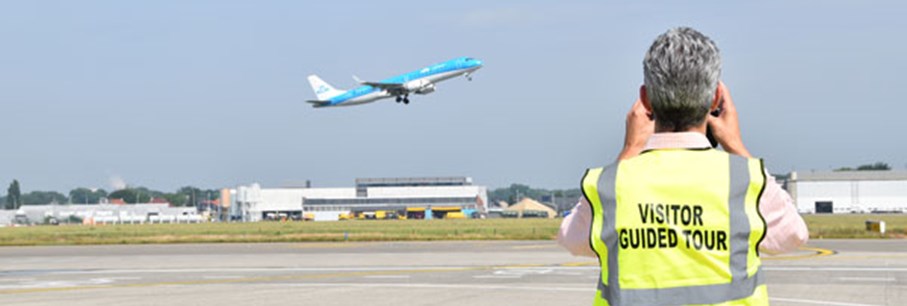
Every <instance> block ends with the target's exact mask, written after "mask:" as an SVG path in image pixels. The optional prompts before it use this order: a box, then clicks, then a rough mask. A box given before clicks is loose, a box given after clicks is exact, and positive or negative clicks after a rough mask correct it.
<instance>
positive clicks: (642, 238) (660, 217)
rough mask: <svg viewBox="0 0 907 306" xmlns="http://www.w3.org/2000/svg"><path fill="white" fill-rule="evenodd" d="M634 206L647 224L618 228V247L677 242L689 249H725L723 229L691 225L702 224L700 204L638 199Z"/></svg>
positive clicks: (673, 244) (668, 245)
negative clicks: (650, 201) (651, 202)
mask: <svg viewBox="0 0 907 306" xmlns="http://www.w3.org/2000/svg"><path fill="white" fill-rule="evenodd" d="M638 208H639V218H640V220H641V221H642V224H645V225H647V226H645V227H640V228H621V229H619V230H618V243H619V245H620V248H621V249H655V248H660V249H664V248H676V247H678V245H680V246H683V247H685V248H687V249H692V250H709V251H726V250H727V249H728V244H727V239H728V233H727V232H726V231H722V230H708V229H697V228H695V227H703V226H704V224H703V222H702V214H703V209H702V206H699V205H683V204H650V203H647V204H642V203H640V204H638ZM650 224H651V225H650ZM659 225H661V226H659ZM664 225H670V226H664ZM681 238H682V239H681Z"/></svg>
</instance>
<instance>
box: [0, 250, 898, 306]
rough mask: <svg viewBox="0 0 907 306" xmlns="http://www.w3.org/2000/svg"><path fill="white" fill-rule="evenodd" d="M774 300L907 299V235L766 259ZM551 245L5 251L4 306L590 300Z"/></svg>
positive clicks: (574, 263)
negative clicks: (902, 237) (894, 238)
mask: <svg viewBox="0 0 907 306" xmlns="http://www.w3.org/2000/svg"><path fill="white" fill-rule="evenodd" d="M764 262H765V271H766V274H767V279H768V285H769V295H770V297H771V300H772V304H773V305H907V241H904V240H818V241H812V242H810V246H809V247H808V248H804V249H803V250H801V251H798V252H795V253H792V254H786V255H784V256H777V257H770V258H766V259H765V261H764ZM595 265H596V262H595V260H594V259H591V258H581V257H573V256H571V255H569V254H568V253H566V251H563V250H562V249H560V248H559V247H558V246H557V245H556V244H555V243H554V242H552V241H519V242H517V241H476V242H391V243H279V244H181V245H127V246H60V247H4V248H0V305H61V304H64V305H72V306H75V305H359V304H369V305H470V306H477V305H591V301H592V295H593V294H594V288H595V285H594V284H595V281H596V280H597V273H598V268H597V267H596V266H595Z"/></svg>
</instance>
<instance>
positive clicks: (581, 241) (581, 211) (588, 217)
mask: <svg viewBox="0 0 907 306" xmlns="http://www.w3.org/2000/svg"><path fill="white" fill-rule="evenodd" d="M591 229H592V210H591V207H590V206H589V203H587V202H586V198H585V197H581V198H580V201H579V203H576V206H575V207H573V211H571V212H570V215H568V216H567V217H564V221H562V222H561V229H560V230H559V231H558V232H557V243H558V244H560V245H561V246H562V247H564V248H565V249H567V251H570V254H573V256H589V257H596V255H595V252H593V251H592V247H591V246H589V231H590V230H591Z"/></svg>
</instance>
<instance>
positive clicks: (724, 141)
mask: <svg viewBox="0 0 907 306" xmlns="http://www.w3.org/2000/svg"><path fill="white" fill-rule="evenodd" d="M718 95H719V99H721V101H719V104H718V105H720V106H721V107H722V111H721V113H720V114H719V115H718V116H717V117H716V116H712V115H711V114H709V115H707V116H706V117H707V118H706V120H707V121H708V124H709V126H710V127H711V128H712V134H713V135H715V139H717V140H718V143H719V144H721V147H722V148H724V150H725V151H727V152H728V153H732V154H737V155H740V156H744V157H752V156H751V155H750V152H749V151H747V149H746V146H744V145H743V138H741V136H740V121H739V120H738V118H737V107H736V106H734V100H733V99H731V92H730V91H728V89H727V86H724V82H721V81H719V82H718Z"/></svg>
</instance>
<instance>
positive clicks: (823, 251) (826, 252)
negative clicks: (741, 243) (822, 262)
mask: <svg viewBox="0 0 907 306" xmlns="http://www.w3.org/2000/svg"><path fill="white" fill-rule="evenodd" d="M800 250H801V251H811V252H814V253H810V254H805V255H790V256H784V255H782V256H772V257H762V260H797V259H807V258H816V257H823V256H829V255H834V254H837V253H838V252H836V251H833V250H828V249H822V248H813V247H800Z"/></svg>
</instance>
